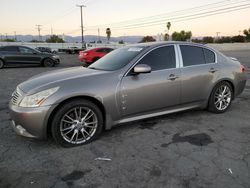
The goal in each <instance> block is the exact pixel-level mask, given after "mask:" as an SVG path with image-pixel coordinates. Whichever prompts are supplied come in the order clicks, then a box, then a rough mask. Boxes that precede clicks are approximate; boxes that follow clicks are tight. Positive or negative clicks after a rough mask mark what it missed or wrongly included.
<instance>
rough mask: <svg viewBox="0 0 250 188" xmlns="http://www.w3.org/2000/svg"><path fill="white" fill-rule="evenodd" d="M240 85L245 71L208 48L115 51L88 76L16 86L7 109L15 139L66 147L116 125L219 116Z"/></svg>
mask: <svg viewBox="0 0 250 188" xmlns="http://www.w3.org/2000/svg"><path fill="white" fill-rule="evenodd" d="M245 85H246V73H245V68H244V67H243V65H241V63H240V62H239V61H238V60H236V59H232V58H229V57H226V56H224V55H223V54H221V53H220V52H218V51H216V50H213V49H211V48H209V47H207V46H204V45H200V44H193V43H181V42H176V43H175V42H164V43H145V44H136V45H131V46H126V47H123V48H119V49H117V50H114V51H113V52H111V53H110V54H108V55H106V56H104V57H103V58H101V59H99V60H98V61H97V62H96V63H94V64H92V65H90V66H89V67H88V68H84V67H75V68H69V69H63V70H62V69H61V70H58V71H55V72H49V73H44V74H42V75H38V76H35V77H33V78H32V79H29V80H27V81H25V82H23V83H21V84H20V85H18V87H17V88H16V90H15V91H14V93H13V95H12V99H11V101H10V104H9V108H10V115H11V119H12V125H13V127H14V129H15V131H16V132H17V134H19V135H23V136H28V137H32V138H46V137H47V135H48V134H49V133H50V132H51V134H52V136H53V138H54V140H55V141H56V142H57V143H58V144H60V145H62V146H65V147H68V146H76V145H81V144H86V143H89V142H91V141H93V140H95V139H96V138H98V136H99V135H100V133H101V132H102V130H103V129H111V128H112V127H113V126H115V125H117V124H121V123H126V122H131V121H135V120H140V119H144V118H150V117H154V116H159V115H164V114H169V113H173V112H178V111H182V110H188V109H193V108H201V109H208V110H209V111H211V112H214V113H223V112H225V111H227V110H228V108H229V107H230V105H231V102H232V100H233V99H235V97H237V96H238V95H239V94H240V93H242V92H243V90H244V88H245ZM235 105H237V104H235Z"/></svg>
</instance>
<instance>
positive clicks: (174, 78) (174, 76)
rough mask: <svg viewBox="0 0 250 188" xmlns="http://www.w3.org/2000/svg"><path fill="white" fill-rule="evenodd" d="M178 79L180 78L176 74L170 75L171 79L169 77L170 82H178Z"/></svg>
mask: <svg viewBox="0 0 250 188" xmlns="http://www.w3.org/2000/svg"><path fill="white" fill-rule="evenodd" d="M177 78H179V77H178V76H176V75H174V74H170V75H169V77H168V80H172V81H174V80H176V79H177Z"/></svg>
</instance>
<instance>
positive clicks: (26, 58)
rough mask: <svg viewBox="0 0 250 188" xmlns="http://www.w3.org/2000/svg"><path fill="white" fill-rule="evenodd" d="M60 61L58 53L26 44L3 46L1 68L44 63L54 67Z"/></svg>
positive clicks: (0, 51)
mask: <svg viewBox="0 0 250 188" xmlns="http://www.w3.org/2000/svg"><path fill="white" fill-rule="evenodd" d="M59 62H60V58H59V56H58V55H53V54H49V53H43V52H40V51H38V50H35V49H32V48H29V47H26V46H1V47H0V69H1V68H3V67H4V66H11V65H12V66H13V65H15V66H17V65H22V64H23V65H42V66H45V67H52V66H54V65H55V64H58V63H59Z"/></svg>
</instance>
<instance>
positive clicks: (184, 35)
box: [172, 30, 192, 41]
mask: <svg viewBox="0 0 250 188" xmlns="http://www.w3.org/2000/svg"><path fill="white" fill-rule="evenodd" d="M191 37H192V32H191V31H187V32H186V31H184V30H182V31H181V32H174V33H173V34H172V40H174V41H187V40H190V39H191Z"/></svg>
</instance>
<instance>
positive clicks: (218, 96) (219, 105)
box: [208, 81, 233, 113]
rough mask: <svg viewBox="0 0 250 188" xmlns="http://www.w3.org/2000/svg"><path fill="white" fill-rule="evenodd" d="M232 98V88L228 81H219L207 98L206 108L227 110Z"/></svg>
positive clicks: (217, 111) (217, 110)
mask: <svg viewBox="0 0 250 188" xmlns="http://www.w3.org/2000/svg"><path fill="white" fill-rule="evenodd" d="M232 99H233V89H232V86H231V85H230V84H229V83H228V82H225V81H224V82H221V83H219V84H217V85H216V86H215V88H214V89H213V91H212V94H211V96H210V99H209V105H208V110H209V111H211V112H214V113H223V112H225V111H227V110H228V108H229V107H230V105H231V103H232Z"/></svg>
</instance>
